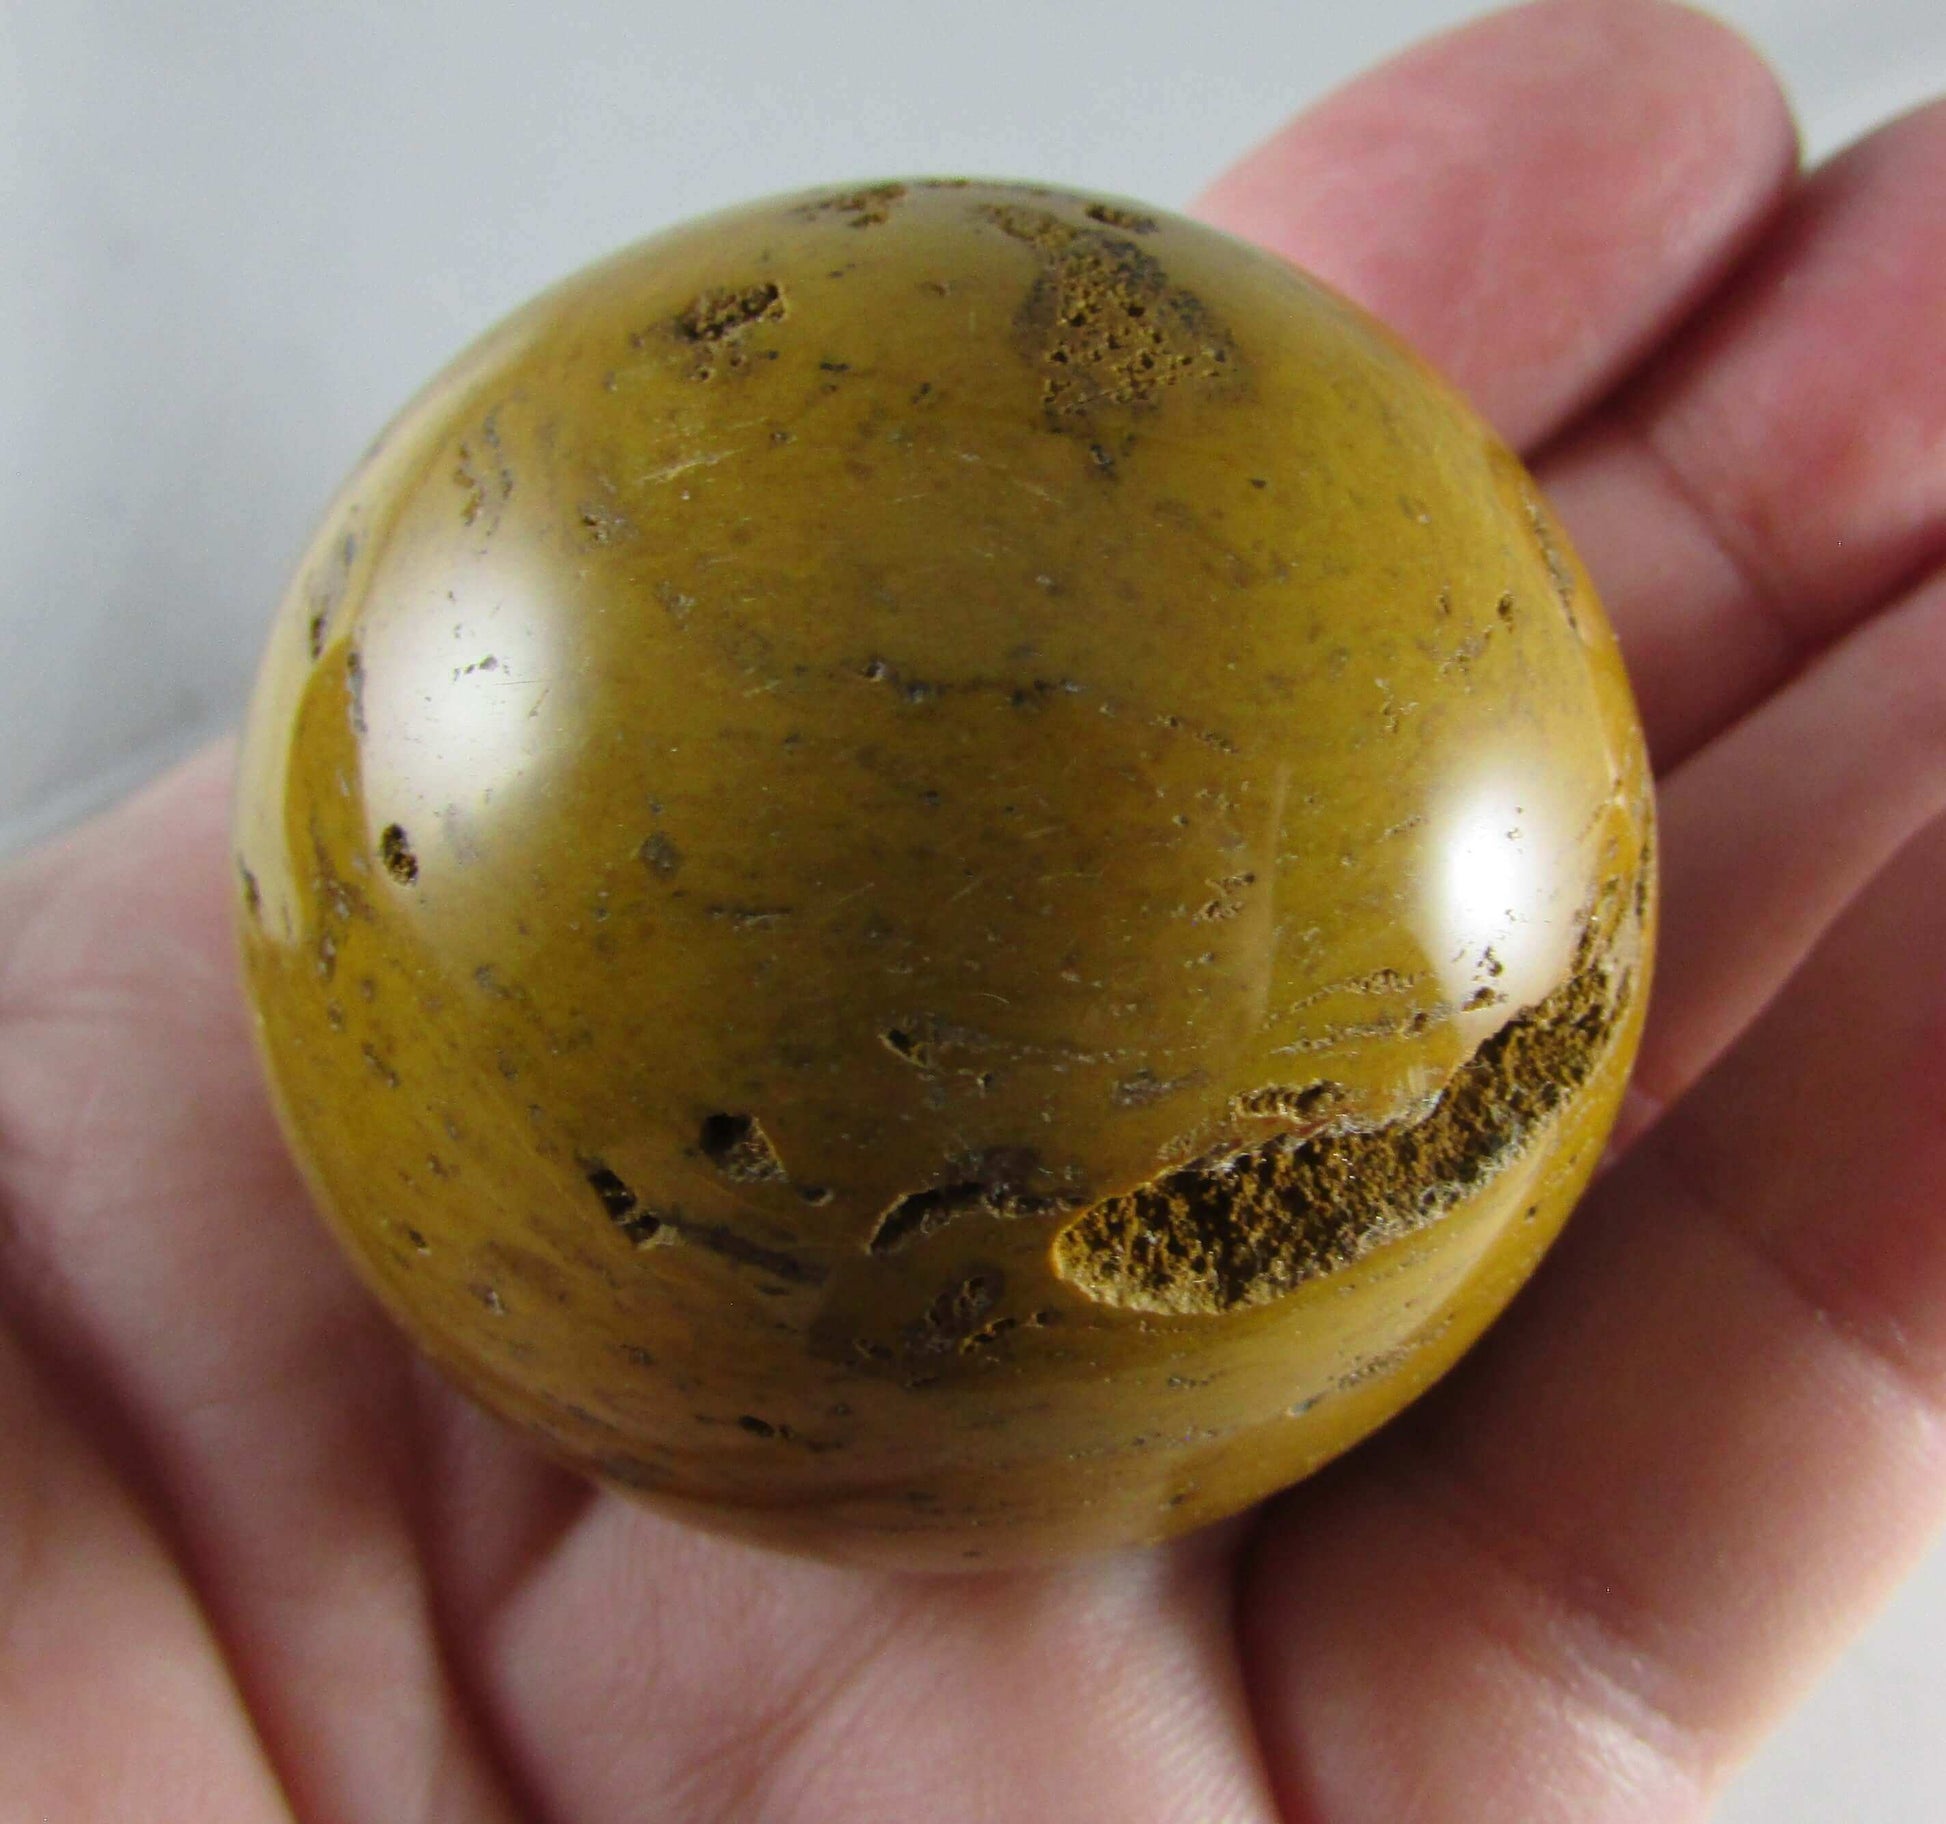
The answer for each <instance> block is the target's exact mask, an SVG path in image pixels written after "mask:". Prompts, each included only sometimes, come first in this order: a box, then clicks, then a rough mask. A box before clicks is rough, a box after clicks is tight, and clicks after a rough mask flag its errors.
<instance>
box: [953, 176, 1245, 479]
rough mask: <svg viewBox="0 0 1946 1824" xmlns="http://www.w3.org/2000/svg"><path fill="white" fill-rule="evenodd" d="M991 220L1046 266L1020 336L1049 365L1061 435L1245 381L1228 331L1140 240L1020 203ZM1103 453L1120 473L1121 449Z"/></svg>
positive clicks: (1045, 370) (1050, 415) (994, 210)
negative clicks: (1120, 412) (1188, 386)
mask: <svg viewBox="0 0 1946 1824" xmlns="http://www.w3.org/2000/svg"><path fill="white" fill-rule="evenodd" d="M981 213H982V214H983V215H984V216H985V217H986V218H987V219H988V220H989V221H991V222H992V223H994V225H995V226H996V227H998V228H1000V229H1001V230H1002V231H1003V232H1004V233H1006V234H1009V235H1011V236H1012V237H1013V238H1014V239H1015V240H1017V241H1021V242H1023V243H1025V244H1026V245H1027V246H1028V247H1030V248H1032V249H1033V251H1034V253H1035V254H1036V255H1037V256H1038V257H1039V259H1040V262H1041V274H1040V277H1039V278H1038V279H1037V280H1036V281H1035V283H1034V286H1033V289H1032V290H1031V291H1030V292H1029V293H1028V296H1027V300H1026V302H1025V303H1024V304H1023V305H1022V307H1021V312H1020V316H1019V318H1018V329H1019V332H1020V335H1021V337H1022V339H1023V341H1025V342H1026V343H1027V344H1028V346H1029V347H1030V348H1031V349H1032V350H1033V351H1034V355H1035V358H1036V360H1037V361H1038V362H1039V365H1040V367H1041V403H1042V405H1043V407H1044V409H1045V411H1046V414H1047V421H1048V423H1049V425H1050V427H1052V428H1053V429H1056V430H1083V429H1085V427H1086V425H1087V424H1088V422H1089V419H1090V417H1091V415H1092V414H1094V413H1095V412H1096V411H1098V410H1099V409H1101V408H1103V407H1113V406H1120V407H1125V408H1126V407H1135V408H1140V407H1144V406H1152V405H1154V404H1155V403H1156V402H1157V400H1158V399H1159V398H1160V397H1161V395H1162V394H1163V393H1164V392H1165V391H1166V390H1167V389H1169V388H1170V387H1173V386H1179V385H1182V384H1184V383H1192V382H1200V383H1203V384H1206V385H1207V384H1214V383H1220V382H1227V381H1232V380H1234V379H1235V378H1236V377H1237V375H1238V373H1239V372H1240V363H1239V361H1238V358H1237V353H1236V349H1235V347H1234V345H1233V344H1232V342H1231V340H1230V337H1229V335H1228V333H1227V332H1226V331H1225V330H1223V329H1222V328H1221V326H1220V325H1218V324H1216V323H1214V322H1213V321H1212V320H1211V319H1210V316H1209V312H1208V311H1207V310H1206V309H1205V307H1204V305H1203V303H1202V300H1201V299H1199V298H1198V297H1197V296H1196V295H1195V294H1194V293H1193V292H1190V291H1187V290H1185V289H1183V288H1182V287H1181V286H1178V285H1172V284H1171V283H1170V282H1169V276H1168V274H1167V272H1166V271H1165V270H1164V269H1163V266H1162V263H1161V262H1160V261H1159V260H1157V259H1156V258H1155V256H1154V255H1153V254H1150V253H1146V252H1144V251H1143V249H1142V248H1140V247H1138V246H1137V245H1136V244H1135V243H1134V242H1133V241H1132V240H1129V239H1127V238H1125V237H1124V236H1123V235H1121V234H1117V233H1112V232H1110V231H1109V230H1108V229H1107V228H1106V227H1103V228H1077V227H1076V226H1074V225H1073V224H1072V223H1070V222H1064V221H1062V220H1061V218H1060V217H1059V216H1057V215H1053V214H1051V213H1049V212H1048V211H1046V210H1044V209H1028V208H1023V207H1021V206H1019V205H1017V204H1009V203H998V204H992V205H989V206H987V207H986V208H984V209H983V210H982V211H981ZM1097 219H1104V218H1097ZM1093 447H1094V448H1096V449H1097V450H1098V451H1099V454H1098V456H1097V461H1098V463H1099V464H1100V466H1101V467H1103V468H1104V469H1112V468H1113V464H1114V457H1113V452H1110V451H1108V450H1107V449H1106V448H1105V446H1100V445H1096V446H1093Z"/></svg>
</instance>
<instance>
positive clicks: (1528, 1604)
mask: <svg viewBox="0 0 1946 1824" xmlns="http://www.w3.org/2000/svg"><path fill="white" fill-rule="evenodd" d="M1401 1443H1402V1445H1404V1448H1402V1449H1401V1450H1399V1451H1396V1452H1394V1453H1391V1454H1390V1457H1389V1460H1388V1463H1387V1465H1386V1467H1384V1468H1382V1469H1381V1470H1380V1473H1381V1475H1383V1476H1384V1477H1385V1479H1386V1480H1387V1481H1388V1482H1390V1484H1391V1486H1392V1487H1393V1489H1394V1491H1395V1492H1396V1493H1398V1494H1399V1495H1400V1497H1401V1498H1402V1499H1404V1500H1406V1501H1408V1502H1410V1503H1412V1504H1413V1505H1414V1506H1415V1507H1416V1508H1417V1509H1418V1510H1419V1511H1420V1512H1421V1513H1423V1514H1425V1515H1426V1516H1427V1517H1428V1518H1430V1519H1431V1520H1432V1521H1433V1522H1434V1523H1435V1524H1436V1525H1439V1526H1441V1527H1443V1528H1444V1529H1445V1531H1446V1532H1447V1533H1448V1534H1449V1535H1450V1536H1451V1537H1452V1538H1453V1539H1454V1540H1455V1541H1456V1543H1458V1545H1459V1546H1460V1547H1461V1548H1462V1550H1463V1551H1465V1552H1466V1553H1467V1554H1468V1555H1469V1556H1470V1557H1471V1558H1472V1559H1473V1560H1474V1561H1476V1562H1477V1563H1478V1564H1480V1565H1481V1566H1482V1567H1483V1568H1484V1569H1486V1570H1487V1571H1488V1572H1489V1573H1490V1574H1491V1576H1492V1577H1493V1579H1494V1581H1495V1583H1496V1584H1497V1586H1498V1587H1499V1589H1500V1590H1501V1592H1503V1594H1504V1595H1505V1596H1507V1597H1508V1598H1510V1599H1511V1600H1512V1601H1514V1602H1516V1603H1519V1604H1520V1605H1522V1606H1523V1607H1524V1608H1525V1609H1526V1610H1527V1611H1528V1612H1529V1613H1530V1614H1532V1615H1534V1616H1535V1617H1537V1620H1538V1626H1537V1627H1523V1626H1521V1625H1519V1624H1518V1623H1517V1622H1515V1621H1513V1620H1511V1619H1508V1620H1505V1621H1501V1622H1499V1623H1496V1622H1495V1620H1494V1619H1493V1618H1494V1617H1495V1615H1496V1614H1499V1613H1502V1612H1503V1611H1501V1610H1500V1609H1499V1608H1498V1606H1497V1605H1496V1604H1494V1603H1491V1602H1480V1601H1479V1600H1478V1599H1477V1597H1476V1598H1475V1599H1474V1600H1473V1601H1472V1604H1471V1606H1472V1609H1473V1625H1474V1626H1475V1627H1476V1628H1477V1629H1478V1630H1479V1632H1481V1633H1482V1634H1484V1635H1486V1636H1488V1637H1489V1638H1491V1639H1493V1640H1494V1641H1496V1642H1497V1643H1498V1644H1499V1645H1500V1646H1502V1647H1503V1648H1504V1649H1505V1650H1507V1651H1508V1652H1510V1653H1511V1654H1513V1655H1514V1657H1515V1658H1516V1659H1518V1660H1519V1661H1520V1663H1521V1664H1523V1665H1524V1666H1526V1667H1527V1668H1528V1669H1529V1670H1530V1671H1532V1672H1533V1673H1534V1675H1535V1676H1536V1677H1538V1678H1540V1679H1541V1680H1543V1681H1544V1682H1545V1683H1547V1684H1548V1685H1551V1686H1552V1687H1553V1688H1554V1689H1555V1690H1557V1691H1559V1692H1561V1693H1562V1695H1563V1696H1564V1697H1565V1698H1567V1699H1568V1701H1569V1702H1570V1703H1572V1704H1574V1705H1576V1706H1578V1707H1580V1708H1582V1709H1583V1710H1592V1711H1593V1712H1594V1713H1595V1714H1597V1715H1598V1716H1601V1717H1603V1718H1606V1719H1608V1720H1610V1721H1612V1722H1614V1723H1616V1724H1617V1725H1619V1726H1620V1727H1621V1728H1622V1729H1624V1730H1626V1731H1627V1733H1628V1734H1629V1736H1630V1737H1632V1738H1633V1739H1634V1740H1635V1741H1637V1742H1639V1743H1640V1744H1641V1745H1642V1746H1643V1747H1644V1748H1645V1749H1647V1750H1648V1751H1649V1752H1650V1753H1651V1754H1653V1755H1655V1756H1656V1757H1657V1758H1658V1759H1659V1760H1660V1761H1661V1762H1662V1764H1663V1765H1664V1766H1666V1767H1668V1768H1669V1769H1670V1770H1671V1771H1672V1772H1673V1773H1675V1774H1676V1775H1677V1776H1678V1777H1679V1778H1681V1779H1683V1780H1686V1781H1687V1782H1688V1783H1689V1784H1690V1785H1691V1786H1692V1787H1693V1788H1694V1789H1695V1791H1696V1793H1697V1794H1698V1796H1699V1797H1701V1796H1702V1795H1704V1794H1706V1793H1707V1792H1708V1791H1709V1790H1710V1789H1711V1786H1712V1784H1713V1777H1714V1771H1715V1769H1716V1768H1717V1767H1718V1766H1719V1765H1720V1764H1721V1763H1722V1761H1723V1759H1724V1756H1725V1750H1724V1746H1723V1744H1722V1743H1721V1742H1720V1741H1719V1740H1718V1738H1717V1736H1716V1733H1715V1732H1714V1731H1713V1730H1711V1729H1710V1728H1709V1727H1708V1726H1707V1725H1706V1724H1704V1723H1702V1722H1700V1721H1698V1720H1696V1719H1694V1718H1692V1717H1687V1716H1685V1715H1684V1714H1683V1710H1682V1706H1681V1704H1680V1701H1678V1700H1672V1698H1670V1697H1669V1696H1667V1695H1663V1694H1661V1693H1660V1692H1659V1691H1658V1689H1657V1687H1658V1686H1666V1685H1668V1684H1669V1683H1670V1681H1671V1679H1672V1678H1674V1679H1675V1680H1676V1681H1677V1682H1678V1683H1680V1674H1679V1672H1678V1671H1677V1669H1676V1668H1675V1667H1674V1666H1673V1665H1672V1664H1671V1663H1670V1660H1669V1656H1668V1655H1667V1653H1666V1652H1665V1651H1664V1650H1663V1649H1662V1648H1661V1647H1660V1646H1658V1645H1657V1644H1656V1643H1655V1642H1654V1640H1653V1638H1652V1637H1653V1634H1654V1629H1653V1628H1651V1627H1650V1626H1649V1625H1648V1624H1647V1623H1646V1621H1645V1619H1644V1618H1645V1615H1646V1613H1647V1610H1646V1607H1645V1605H1643V1604H1641V1603H1639V1602H1631V1601H1630V1600H1629V1599H1628V1598H1626V1597H1625V1596H1624V1595H1623V1594H1622V1592H1621V1591H1620V1589H1619V1587H1618V1585H1617V1584H1616V1583H1615V1582H1613V1581H1612V1580H1611V1579H1609V1578H1608V1577H1606V1576H1603V1575H1601V1574H1600V1573H1598V1572H1590V1573H1586V1574H1581V1575H1576V1574H1574V1573H1572V1572H1571V1570H1570V1569H1569V1566H1568V1560H1567V1558H1566V1555H1565V1554H1564V1553H1563V1551H1562V1549H1561V1547H1560V1546H1559V1545H1557V1544H1556V1543H1554V1542H1553V1541H1551V1540H1549V1539H1548V1538H1547V1537H1546V1536H1545V1535H1543V1534H1541V1533H1539V1532H1538V1531H1536V1530H1534V1529H1533V1528H1531V1527H1527V1526H1523V1525H1522V1524H1520V1523H1519V1521H1518V1520H1515V1519H1513V1518H1511V1517H1510V1510H1509V1507H1508V1505H1507V1504H1505V1503H1501V1502H1497V1501H1493V1500H1491V1499H1490V1497H1489V1496H1488V1495H1487V1494H1486V1493H1485V1491H1484V1490H1482V1489H1481V1488H1480V1487H1479V1485H1478V1484H1477V1482H1476V1481H1475V1480H1474V1478H1473V1477H1472V1476H1471V1475H1469V1474H1468V1472H1467V1471H1466V1469H1465V1468H1464V1467H1463V1466H1462V1463H1461V1461H1460V1460H1459V1459H1458V1458H1457V1457H1456V1456H1455V1455H1454V1454H1453V1453H1452V1452H1451V1451H1449V1450H1446V1449H1444V1448H1440V1447H1439V1446H1438V1445H1437V1444H1436V1443H1435V1441H1434V1434H1433V1433H1432V1432H1430V1431H1429V1430H1427V1429H1424V1428H1421V1429H1420V1430H1419V1431H1418V1432H1417V1433H1416V1435H1413V1436H1411V1437H1410V1438H1409V1439H1408V1438H1402V1439H1401ZM1489 1509H1490V1510H1491V1512H1490V1514H1489V1511H1488V1510H1489Z"/></svg>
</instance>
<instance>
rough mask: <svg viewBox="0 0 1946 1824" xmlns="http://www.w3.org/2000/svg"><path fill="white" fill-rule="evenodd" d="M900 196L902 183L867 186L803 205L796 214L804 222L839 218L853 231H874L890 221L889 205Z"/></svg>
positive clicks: (902, 188)
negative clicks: (863, 229)
mask: <svg viewBox="0 0 1946 1824" xmlns="http://www.w3.org/2000/svg"><path fill="white" fill-rule="evenodd" d="M904 196H905V185H903V184H869V185H867V186H866V187H865V188H864V189H862V190H846V191H842V192H841V193H840V194H838V195H837V196H827V197H821V198H820V199H819V200H818V201H817V202H815V203H806V204H804V205H803V206H802V207H801V208H800V209H799V210H798V214H799V215H800V216H802V217H803V218H804V219H805V220H806V221H815V220H816V219H817V218H818V217H819V216H821V215H840V216H843V217H844V218H845V219H846V221H847V222H848V223H849V225H850V226H851V227H853V228H876V227H878V226H879V225H880V224H881V223H883V222H885V221H887V220H889V219H890V217H891V214H892V207H893V205H894V204H895V203H898V202H900V201H901V200H903V198H904Z"/></svg>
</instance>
